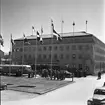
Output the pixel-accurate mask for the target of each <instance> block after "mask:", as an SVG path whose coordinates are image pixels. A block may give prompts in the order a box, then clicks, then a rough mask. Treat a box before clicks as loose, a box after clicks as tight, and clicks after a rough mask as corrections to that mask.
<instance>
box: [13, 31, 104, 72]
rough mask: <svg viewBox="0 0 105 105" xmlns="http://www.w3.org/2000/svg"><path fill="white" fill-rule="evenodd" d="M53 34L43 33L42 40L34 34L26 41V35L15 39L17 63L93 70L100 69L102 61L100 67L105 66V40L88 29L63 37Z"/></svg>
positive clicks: (14, 56) (14, 54)
mask: <svg viewBox="0 0 105 105" xmlns="http://www.w3.org/2000/svg"><path fill="white" fill-rule="evenodd" d="M46 36H47V37H46ZM50 36H51V35H43V37H44V38H43V44H40V42H38V41H36V38H35V36H32V35H31V36H27V39H28V41H29V43H28V44H27V43H24V44H23V38H20V39H16V40H15V43H16V44H15V45H14V46H13V48H12V49H13V52H12V54H13V55H12V57H13V61H14V62H15V63H17V64H22V63H24V64H35V62H37V64H57V65H59V66H60V67H61V68H64V67H65V65H69V67H71V68H72V67H75V68H77V69H80V68H82V69H85V67H88V72H89V73H90V74H96V73H97V71H98V70H100V67H98V65H99V64H101V70H104V69H105V67H104V66H105V44H104V43H102V42H101V41H100V40H99V39H98V38H96V37H95V36H94V35H92V34H89V33H85V32H75V33H74V36H73V33H63V37H62V41H57V40H56V38H53V39H52V38H51V37H50ZM36 49H37V50H36ZM23 55H24V56H23ZM35 58H36V59H35ZM23 59H24V61H23ZM97 62H98V63H97Z"/></svg>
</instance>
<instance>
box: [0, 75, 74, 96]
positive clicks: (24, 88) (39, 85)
mask: <svg viewBox="0 0 105 105" xmlns="http://www.w3.org/2000/svg"><path fill="white" fill-rule="evenodd" d="M1 81H2V82H4V83H6V84H7V85H8V86H7V88H8V90H16V91H20V92H27V93H35V94H40V95H41V94H44V93H47V92H49V91H52V90H55V89H57V88H60V87H63V86H65V85H68V84H70V83H73V82H72V81H66V80H63V81H60V80H48V79H46V78H41V77H39V78H27V77H9V76H1Z"/></svg>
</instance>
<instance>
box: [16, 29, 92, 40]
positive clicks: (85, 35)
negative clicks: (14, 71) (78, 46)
mask: <svg viewBox="0 0 105 105" xmlns="http://www.w3.org/2000/svg"><path fill="white" fill-rule="evenodd" d="M75 33H85V34H84V35H76V36H75V35H74V36H73V35H70V36H68V35H67V36H66V35H65V36H63V38H70V37H87V36H94V35H93V34H90V33H86V32H85V31H81V32H75ZM59 34H73V32H68V33H59ZM46 35H47V36H48V37H43V39H51V34H43V36H46ZM30 36H33V38H28V37H30ZM30 36H27V37H26V38H27V39H28V40H33V39H34V40H35V39H36V36H35V35H30ZM22 40H23V37H22V38H19V39H14V41H22Z"/></svg>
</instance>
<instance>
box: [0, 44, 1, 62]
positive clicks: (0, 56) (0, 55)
mask: <svg viewBox="0 0 105 105" xmlns="http://www.w3.org/2000/svg"><path fill="white" fill-rule="evenodd" d="M0 51H1V43H0ZM0 64H1V54H0Z"/></svg>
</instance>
